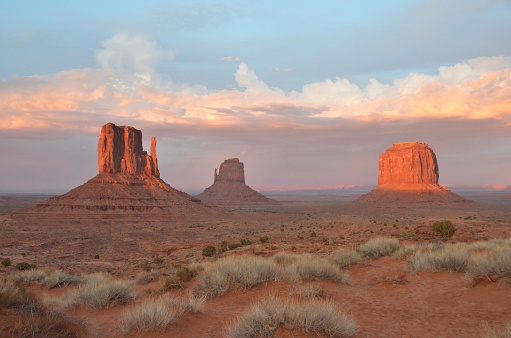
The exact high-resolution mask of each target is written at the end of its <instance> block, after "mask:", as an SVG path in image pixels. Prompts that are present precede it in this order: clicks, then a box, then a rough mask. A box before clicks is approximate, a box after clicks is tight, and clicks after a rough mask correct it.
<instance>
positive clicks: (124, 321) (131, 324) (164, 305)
mask: <svg viewBox="0 0 511 338" xmlns="http://www.w3.org/2000/svg"><path fill="white" fill-rule="evenodd" d="M176 317H177V312H176V309H175V308H173V307H171V306H169V304H168V300H166V299H161V298H159V299H150V300H145V301H143V302H142V303H139V304H137V305H134V306H132V307H130V308H128V309H126V310H124V312H123V313H122V315H121V322H120V325H121V329H122V331H123V332H124V333H125V334H128V333H130V332H132V331H153V330H162V331H163V330H165V329H166V328H167V327H168V326H169V325H170V324H171V323H173V322H174V321H175V320H176Z"/></svg>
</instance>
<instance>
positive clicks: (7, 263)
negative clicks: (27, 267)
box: [2, 258, 12, 266]
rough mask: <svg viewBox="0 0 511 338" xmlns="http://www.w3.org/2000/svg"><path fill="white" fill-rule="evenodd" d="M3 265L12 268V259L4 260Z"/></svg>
mask: <svg viewBox="0 0 511 338" xmlns="http://www.w3.org/2000/svg"><path fill="white" fill-rule="evenodd" d="M2 265H3V266H11V265H12V262H11V259H10V258H4V259H2Z"/></svg>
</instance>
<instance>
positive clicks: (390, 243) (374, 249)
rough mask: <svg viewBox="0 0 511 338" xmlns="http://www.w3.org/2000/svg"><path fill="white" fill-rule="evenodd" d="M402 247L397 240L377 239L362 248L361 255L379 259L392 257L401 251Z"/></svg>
mask: <svg viewBox="0 0 511 338" xmlns="http://www.w3.org/2000/svg"><path fill="white" fill-rule="evenodd" d="M401 247H402V245H401V243H399V241H398V240H397V239H395V238H389V237H376V238H372V239H370V240H369V241H367V242H365V243H363V244H362V245H361V246H360V249H359V251H360V253H361V254H362V255H364V256H366V257H368V258H371V259H377V258H380V257H383V256H391V255H392V254H393V253H394V252H396V251H398V250H399V249H401Z"/></svg>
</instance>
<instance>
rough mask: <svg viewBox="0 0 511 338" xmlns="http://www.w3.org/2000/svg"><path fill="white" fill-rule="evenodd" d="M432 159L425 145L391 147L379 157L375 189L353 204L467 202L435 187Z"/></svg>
mask: <svg viewBox="0 0 511 338" xmlns="http://www.w3.org/2000/svg"><path fill="white" fill-rule="evenodd" d="M438 179H439V170H438V162H437V159H436V155H435V153H434V152H433V150H432V149H431V148H429V146H428V144H427V143H421V142H404V143H394V144H393V145H392V147H391V148H389V149H387V151H386V152H385V153H384V154H380V162H379V171H378V187H377V188H376V189H373V190H372V191H371V192H369V193H367V194H365V195H362V196H360V197H359V198H358V199H357V201H365V202H383V203H389V202H390V203H392V202H398V203H431V204H442V203H450V202H463V203H467V202H471V201H469V200H466V199H464V198H463V197H461V196H458V195H456V194H455V193H453V192H451V191H450V190H449V189H447V188H445V187H443V186H441V185H439V184H438Z"/></svg>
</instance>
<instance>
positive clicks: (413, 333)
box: [0, 193, 511, 337]
mask: <svg viewBox="0 0 511 338" xmlns="http://www.w3.org/2000/svg"><path fill="white" fill-rule="evenodd" d="M271 197H272V198H274V199H277V200H279V201H280V202H281V205H280V206H275V207H273V206H272V207H254V208H235V209H228V208H227V209H225V211H224V209H222V210H221V212H219V213H218V214H217V216H216V217H211V215H209V216H208V217H203V216H201V215H189V217H183V216H182V215H167V216H165V217H163V216H161V215H160V216H154V215H151V214H149V213H147V214H144V213H139V214H137V215H136V216H133V214H132V213H131V214H130V213H125V214H123V213H120V214H119V213H109V212H105V213H103V214H100V215H99V216H98V214H97V213H90V214H88V213H83V214H80V215H63V214H60V215H28V216H27V215H19V214H13V213H11V212H10V213H3V214H0V233H1V234H2V236H1V237H0V258H4V257H9V258H10V259H11V260H12V261H13V263H16V262H21V261H26V262H29V263H31V264H35V265H36V266H37V267H40V268H59V269H62V270H64V271H68V272H71V273H75V274H80V273H90V272H95V271H105V272H108V273H110V274H112V275H114V276H117V277H120V278H127V279H134V278H135V277H136V276H137V274H138V273H139V272H141V271H142V269H143V267H144V266H147V265H149V266H151V267H153V268H155V269H159V270H160V271H162V272H165V271H169V270H172V269H173V267H174V266H175V265H177V264H179V265H185V266H186V265H187V264H189V263H192V262H201V261H203V260H204V258H203V257H202V255H201V250H202V248H203V247H205V246H206V245H214V246H216V247H219V246H220V245H221V243H222V242H224V241H226V242H228V243H234V242H238V241H239V240H240V239H241V238H248V239H250V240H251V241H252V242H253V243H254V244H252V245H249V246H246V247H242V248H239V249H236V250H233V251H228V252H227V253H225V254H224V255H226V254H232V253H235V254H257V255H263V256H269V255H272V254H274V253H277V252H281V251H287V252H296V253H305V252H313V253H316V254H319V255H321V254H326V253H329V252H333V251H335V250H337V249H339V248H350V247H355V246H357V245H359V244H360V243H362V242H364V241H367V240H368V239H370V238H373V237H377V236H392V237H396V238H399V239H400V240H402V241H403V242H404V243H418V242H422V241H437V240H439V239H440V238H439V237H438V235H437V234H435V233H434V232H433V231H432V230H431V228H430V224H431V222H432V221H434V220H438V219H449V220H451V221H452V222H453V223H454V224H455V226H456V228H457V232H456V234H455V235H454V236H453V237H452V238H451V239H450V240H448V242H471V241H475V240H484V239H489V238H508V237H511V203H510V201H511V196H508V195H502V194H498V195H488V194H482V195H481V194H480V193H478V195H477V196H475V195H472V196H464V197H472V198H474V199H475V200H478V199H479V200H480V201H481V202H484V203H486V204H473V205H468V206H467V205H459V206H441V207H438V206H437V207H420V206H403V205H401V206H376V205H368V204H356V203H351V202H350V200H351V199H352V198H351V197H346V196H286V195H280V196H271ZM261 236H268V237H269V241H268V242H267V243H264V244H262V243H260V242H259V238H260V237H261ZM96 255H98V256H99V258H98V259H95V258H94V257H95V256H96ZM155 257H161V258H162V259H163V262H162V263H154V258H155ZM14 272H15V270H14V268H12V267H9V268H4V267H1V268H0V278H1V277H4V276H7V275H8V274H11V273H14ZM349 272H350V276H351V279H352V281H353V283H352V285H350V286H347V285H341V284H337V283H332V282H326V281H320V282H314V283H317V284H319V285H321V286H322V287H323V288H324V289H325V290H326V292H327V295H328V297H329V298H330V299H332V300H334V301H335V302H336V303H337V304H338V306H339V308H340V309H341V310H343V311H345V312H347V313H348V314H349V315H350V316H351V317H353V319H354V320H355V322H356V323H357V324H358V326H359V327H360V331H359V333H358V334H357V335H356V337H391V336H392V337H395V336H399V337H479V336H480V335H481V331H482V330H483V328H484V326H485V325H487V324H490V325H497V324H501V323H503V322H506V321H511V315H510V314H509V313H510V308H509V304H511V302H510V301H511V289H510V288H508V287H506V286H503V284H502V283H498V282H491V281H489V280H488V281H484V280H482V281H479V282H478V283H477V284H476V285H475V286H471V285H469V284H468V283H467V281H466V279H465V278H464V275H463V274H462V273H448V272H436V273H433V272H420V273H415V274H412V273H408V272H407V271H406V261H405V260H398V259H395V258H390V257H386V258H382V259H378V260H374V261H371V263H370V264H367V265H356V266H354V267H351V268H350V269H349ZM194 283H195V279H194V280H192V281H191V282H189V283H187V284H186V285H185V288H184V289H183V290H179V291H173V292H174V293H176V294H186V293H187V292H188V291H189V290H190V289H191V288H193V284H194ZM158 285H159V282H158V281H155V282H152V283H150V284H148V285H145V286H139V294H140V295H141V297H140V299H144V298H145V297H149V295H148V293H147V292H146V291H147V290H150V289H156V288H158ZM292 287H293V285H292V284H289V283H282V282H279V283H277V282H275V283H268V284H266V285H263V286H259V287H256V288H254V289H252V290H248V291H239V290H238V291H232V292H228V293H227V294H225V295H223V296H221V297H219V298H217V299H213V300H208V301H207V302H206V305H205V309H204V312H203V313H202V314H186V315H185V316H183V317H181V318H179V320H178V321H177V322H176V323H175V324H172V325H171V326H170V327H169V328H168V329H167V330H166V331H165V332H151V333H145V334H134V335H132V336H133V337H167V336H172V337H222V336H223V332H224V327H225V326H226V325H227V324H228V323H231V322H232V321H233V320H234V318H236V317H237V316H238V315H239V314H240V313H243V312H244V311H246V310H247V309H248V308H249V307H250V305H251V304H252V303H254V302H256V301H257V300H258V299H259V298H260V297H262V296H263V295H266V294H268V293H270V292H276V293H278V294H282V295H288V294H289V290H290V288H292ZM31 291H32V292H34V293H35V294H36V295H37V296H38V297H42V296H44V295H45V294H52V293H55V292H63V291H62V290H46V289H44V288H39V287H32V288H31ZM127 306H129V305H125V306H115V307H113V308H111V309H104V310H92V309H89V308H86V307H81V308H78V309H75V310H72V311H70V312H69V314H70V315H71V316H74V317H79V318H82V319H84V320H85V321H86V322H87V323H88V335H89V336H90V337H104V336H110V337H121V336H124V335H123V334H122V333H121V331H120V328H119V324H118V323H119V317H120V315H121V313H122V311H123V310H124V309H125V308H126V307H127ZM5 320H7V319H6V318H2V315H1V314H0V328H1V327H2V323H3V322H2V321H4V322H5ZM279 336H280V337H305V336H306V335H304V334H303V333H301V332H285V330H282V331H279Z"/></svg>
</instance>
